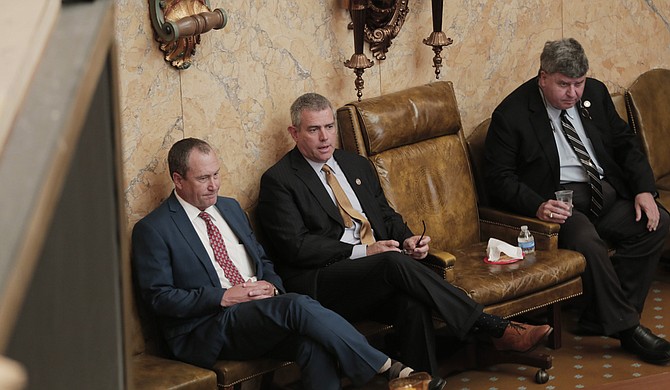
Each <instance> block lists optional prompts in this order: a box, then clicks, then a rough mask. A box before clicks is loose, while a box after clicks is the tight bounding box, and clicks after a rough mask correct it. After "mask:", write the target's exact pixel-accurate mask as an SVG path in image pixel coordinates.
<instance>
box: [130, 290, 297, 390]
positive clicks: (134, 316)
mask: <svg viewBox="0 0 670 390" xmlns="http://www.w3.org/2000/svg"><path fill="white" fill-rule="evenodd" d="M131 296H132V294H129V295H128V298H127V299H128V301H127V302H128V307H129V308H130V312H131V313H130V329H129V340H128V342H129V347H130V354H131V360H130V378H131V380H130V384H131V386H132V388H134V389H142V390H149V389H156V390H158V389H160V390H167V389H173V390H177V389H178V390H214V389H217V388H220V389H225V390H233V389H241V388H242V384H243V383H244V382H246V381H249V380H252V379H255V378H259V380H260V382H261V387H262V388H269V387H270V386H271V385H272V381H273V376H274V375H273V374H274V372H275V371H276V370H278V369H280V368H283V367H286V366H288V365H290V364H292V363H291V362H284V361H280V360H274V359H257V360H250V361H233V360H219V361H217V362H216V364H215V365H214V367H213V368H212V370H207V369H204V368H200V367H196V366H193V365H190V364H186V363H182V362H180V361H177V360H173V359H171V358H170V357H169V356H168V355H167V353H166V352H165V350H164V349H165V348H164V347H163V345H162V343H161V341H160V335H159V333H158V329H157V327H156V324H155V322H154V320H153V318H152V316H151V315H150V314H149V313H147V312H146V311H145V310H143V307H142V306H141V305H135V303H136V302H139V300H138V297H137V296H135V297H134V298H132V299H131V298H130V297H131Z"/></svg>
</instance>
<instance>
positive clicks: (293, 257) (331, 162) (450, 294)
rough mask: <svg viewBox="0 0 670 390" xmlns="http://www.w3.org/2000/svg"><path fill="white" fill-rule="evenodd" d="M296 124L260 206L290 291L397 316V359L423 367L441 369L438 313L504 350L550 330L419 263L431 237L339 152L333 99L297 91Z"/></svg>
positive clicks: (365, 170)
mask: <svg viewBox="0 0 670 390" xmlns="http://www.w3.org/2000/svg"><path fill="white" fill-rule="evenodd" d="M291 122H292V125H291V126H289V128H288V131H289V133H290V134H291V136H292V137H293V139H294V141H295V143H296V147H295V148H294V149H293V150H291V151H290V152H288V153H287V154H286V155H285V156H284V157H283V158H282V159H281V160H280V161H279V162H277V164H275V165H274V166H273V167H271V168H270V169H268V170H267V172H265V174H264V175H263V176H262V178H261V189H260V196H259V205H258V208H257V211H258V213H257V215H258V217H259V221H260V223H261V225H262V227H263V229H264V233H265V236H266V237H267V239H268V243H269V246H268V248H271V251H272V255H273V258H274V259H275V261H276V262H277V267H278V271H279V273H280V274H281V275H282V277H283V278H284V281H285V283H286V286H287V288H288V289H289V290H292V291H296V292H300V293H304V294H308V295H310V296H311V297H313V298H315V299H317V300H318V301H319V302H320V303H321V304H322V305H324V306H325V307H327V308H329V309H332V310H334V311H336V312H337V313H339V314H341V315H342V316H344V317H345V318H346V319H348V320H350V321H358V320H361V319H370V318H372V319H377V320H381V321H384V322H386V323H392V324H393V325H394V327H395V329H396V330H397V334H398V335H399V341H400V342H399V353H400V356H401V359H402V360H403V361H404V362H406V363H407V364H409V365H411V366H412V367H415V368H417V369H420V370H424V371H430V372H435V371H436V370H437V359H436V351H435V334H434V327H433V320H432V315H433V312H434V311H436V312H437V313H438V314H439V315H440V316H441V317H442V319H443V320H444V321H445V322H446V324H447V326H448V327H449V329H450V330H451V331H452V332H453V334H454V335H456V336H458V337H460V338H464V337H465V336H466V335H467V334H468V333H470V332H471V331H473V330H480V331H482V332H484V333H485V334H487V335H490V336H491V337H492V338H493V341H494V344H495V345H496V347H497V348H499V349H501V350H516V351H526V350H529V349H531V348H533V347H534V346H535V345H537V344H538V343H539V342H540V341H541V340H542V338H543V337H544V336H546V335H547V334H549V332H550V331H551V327H549V326H548V325H543V326H530V325H521V324H518V323H511V322H510V321H507V320H504V319H502V318H499V317H496V316H491V315H488V314H484V313H483V312H482V305H480V304H477V303H476V302H474V301H473V300H472V299H470V298H469V297H468V296H467V295H466V294H465V293H464V292H463V291H461V290H460V289H458V288H455V287H454V286H452V285H451V284H449V283H448V282H446V281H445V280H443V279H442V278H441V277H439V276H438V275H437V274H435V273H434V272H433V271H431V270H430V269H428V268H427V267H425V266H423V265H422V264H420V263H419V262H418V261H416V259H423V258H424V257H426V255H427V254H428V243H429V242H430V237H428V236H426V237H423V238H422V239H420V237H419V236H417V235H413V234H412V232H411V231H410V230H409V229H408V228H407V226H406V224H405V223H404V222H403V219H402V217H401V216H400V215H399V214H398V213H396V212H395V211H394V210H393V208H391V206H390V205H389V204H388V202H387V200H386V198H385V196H384V193H383V191H382V189H381V186H380V183H379V180H378V178H377V176H376V174H375V172H374V170H373V168H372V166H371V165H370V163H369V162H368V160H367V159H365V158H364V157H361V156H358V155H356V154H354V153H351V152H347V151H344V150H335V142H336V124H335V116H334V111H333V107H332V105H331V103H330V102H329V101H328V99H326V98H325V97H323V96H321V95H319V94H315V93H308V94H305V95H302V96H300V97H299V98H298V99H296V101H295V102H294V103H293V104H292V106H291ZM333 180H335V181H336V182H333ZM419 240H420V242H419Z"/></svg>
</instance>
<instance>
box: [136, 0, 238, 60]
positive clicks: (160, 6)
mask: <svg viewBox="0 0 670 390" xmlns="http://www.w3.org/2000/svg"><path fill="white" fill-rule="evenodd" d="M149 12H150V14H151V24H152V25H153V28H154V33H155V34H154V36H155V38H156V40H157V41H158V42H159V47H160V49H161V50H162V51H163V53H165V61H167V62H169V63H170V64H172V66H174V67H175V68H177V69H187V68H188V67H189V66H191V57H192V56H193V55H195V48H196V46H197V45H198V44H199V43H200V34H202V33H206V32H207V31H210V30H212V29H215V30H219V29H222V28H223V27H225V26H226V23H227V21H228V17H227V15H226V13H225V11H224V10H223V9H221V8H217V9H215V10H214V11H212V9H211V7H210V5H209V0H149Z"/></svg>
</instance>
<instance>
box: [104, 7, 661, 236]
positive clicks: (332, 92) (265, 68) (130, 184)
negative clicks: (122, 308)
mask: <svg viewBox="0 0 670 390" xmlns="http://www.w3.org/2000/svg"><path fill="white" fill-rule="evenodd" d="M211 5H212V7H214V8H217V7H219V8H223V9H225V10H226V12H227V13H228V17H229V20H228V25H227V26H226V27H225V28H224V29H222V30H219V31H211V32H208V33H207V34H204V35H202V42H201V44H200V45H199V46H198V49H197V53H196V55H195V57H194V58H193V65H192V66H191V67H190V68H189V69H186V70H182V71H179V70H176V69H174V68H173V67H172V66H170V65H169V64H168V63H166V62H165V61H164V60H163V57H162V52H160V50H159V49H158V45H157V43H156V42H155V41H154V40H153V35H152V28H151V23H150V20H149V14H148V5H147V2H146V1H137V0H135V1H132V0H119V1H117V9H116V28H117V29H116V39H117V48H116V51H117V54H118V56H117V61H118V88H119V95H120V116H121V133H122V147H123V151H122V154H123V165H124V166H123V168H124V171H125V172H124V179H125V180H124V191H125V195H126V199H125V201H126V208H127V215H128V223H129V225H128V226H129V227H132V225H133V224H134V223H135V222H136V221H137V220H138V219H139V218H141V217H143V216H144V215H145V214H146V213H148V212H149V211H151V210H152V209H153V208H154V207H156V206H157V205H158V204H159V203H160V201H161V200H162V199H164V198H165V197H166V196H167V195H169V192H170V191H171V189H172V185H171V181H170V178H169V176H168V173H167V167H166V162H165V159H166V155H167V151H168V149H169V148H170V146H171V145H172V144H173V143H174V142H175V141H177V140H179V139H181V138H184V137H199V138H203V139H206V140H207V141H209V142H210V143H211V144H212V145H213V146H214V147H215V148H216V149H217V150H218V153H219V156H220V157H221V159H222V166H221V168H222V169H221V173H222V179H223V180H222V181H223V185H222V187H221V195H226V196H232V197H235V198H237V199H238V200H239V201H240V203H241V204H242V206H243V207H250V206H253V204H254V203H255V201H256V198H257V195H258V182H259V179H260V175H261V174H262V173H263V172H264V171H265V169H267V168H268V167H269V166H270V165H272V164H273V163H274V162H275V161H276V160H278V159H279V157H280V156H282V155H283V154H284V153H285V152H287V151H288V150H289V149H291V148H292V146H293V143H292V140H291V138H290V137H289V135H288V133H287V131H286V128H287V126H288V124H289V115H288V108H289V106H290V104H291V103H292V102H293V100H294V99H295V98H296V97H297V96H298V95H300V94H302V93H304V92H311V91H314V92H319V93H321V94H323V95H326V96H328V97H329V98H330V99H331V101H332V102H333V104H334V105H335V106H336V107H337V106H341V105H343V104H345V103H347V102H350V101H353V100H355V99H356V91H355V89H354V79H355V76H354V74H353V72H352V71H351V70H350V69H348V68H346V67H344V65H343V62H344V61H345V60H347V59H349V58H350V57H351V54H352V53H353V38H352V32H351V31H350V30H348V29H347V24H348V22H349V21H350V17H349V14H348V11H347V10H346V9H343V8H342V7H341V0H245V1H239V0H235V1H224V0H211ZM409 8H410V12H409V15H408V17H407V20H406V22H405V25H404V27H403V28H402V30H401V31H400V34H399V36H398V37H397V38H396V39H395V40H394V41H393V43H392V45H391V47H390V50H389V52H388V58H387V59H386V60H384V61H375V65H374V66H373V67H372V68H370V69H368V70H366V72H365V74H364V79H365V89H364V91H363V94H364V95H363V97H364V98H365V97H372V96H377V95H380V94H383V93H389V92H393V91H397V90H400V89H404V88H407V87H411V86H415V85H421V84H425V83H430V82H432V81H434V80H435V75H434V72H433V68H432V57H433V52H432V50H431V48H430V47H428V46H426V45H424V44H423V43H422V40H423V38H426V37H427V36H428V35H429V34H430V31H431V1H430V0H409ZM443 30H444V31H445V33H446V34H447V36H448V37H451V38H452V39H453V40H454V43H453V45H451V46H449V47H447V48H445V50H444V51H443V58H444V61H443V63H444V67H443V69H442V74H441V80H451V81H453V83H454V87H455V90H456V95H457V99H458V101H459V106H460V109H461V115H462V120H463V125H464V128H465V131H466V134H467V133H469V132H470V131H472V129H473V128H474V127H475V126H476V125H477V124H478V123H480V122H481V121H482V120H484V119H486V118H487V117H488V116H489V115H490V113H491V111H492V110H493V108H494V107H495V105H496V104H497V103H498V102H499V101H500V99H502V98H503V97H504V96H505V95H506V94H508V93H509V92H511V91H512V90H513V89H514V88H515V87H516V86H517V85H518V84H520V83H521V82H523V81H525V80H527V79H529V78H531V77H533V76H534V75H535V74H536V73H537V69H538V64H539V53H540V51H541V49H542V46H543V44H544V42H545V41H547V40H553V39H558V38H561V37H574V38H576V39H577V40H579V41H580V42H581V43H582V45H583V46H584V48H585V50H586V52H587V55H588V56H589V59H590V64H591V70H590V73H589V75H590V76H593V77H597V78H599V79H601V80H602V81H604V82H605V83H606V84H607V86H608V87H609V88H610V92H622V91H623V89H624V88H626V87H627V86H628V85H630V84H631V82H632V81H633V80H635V78H636V77H637V76H638V75H639V74H641V73H643V72H644V71H647V70H649V69H652V68H659V67H665V68H667V67H670V2H668V1H661V0H614V1H612V0H592V1H588V2H584V1H582V0H562V1H549V0H508V1H490V0H444V22H443ZM366 50H367V45H366ZM367 54H368V57H369V58H372V56H371V54H370V53H369V51H368V53H367Z"/></svg>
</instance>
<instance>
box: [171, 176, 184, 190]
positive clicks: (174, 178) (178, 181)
mask: <svg viewBox="0 0 670 390" xmlns="http://www.w3.org/2000/svg"><path fill="white" fill-rule="evenodd" d="M182 180H184V178H183V177H181V175H180V174H178V173H177V172H172V182H173V183H174V186H175V187H176V188H178V189H180V190H181V187H182Z"/></svg>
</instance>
